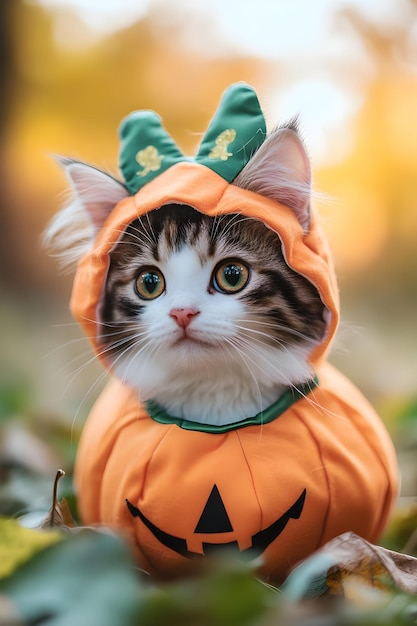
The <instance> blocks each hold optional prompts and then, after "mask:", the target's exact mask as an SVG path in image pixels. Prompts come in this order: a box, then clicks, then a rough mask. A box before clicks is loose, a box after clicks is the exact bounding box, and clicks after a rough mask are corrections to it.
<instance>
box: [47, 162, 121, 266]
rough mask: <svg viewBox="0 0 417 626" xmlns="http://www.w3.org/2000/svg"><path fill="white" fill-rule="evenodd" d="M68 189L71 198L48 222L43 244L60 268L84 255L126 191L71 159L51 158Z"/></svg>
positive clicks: (88, 166) (97, 171)
mask: <svg viewBox="0 0 417 626" xmlns="http://www.w3.org/2000/svg"><path fill="white" fill-rule="evenodd" d="M55 160H56V161H57V162H58V163H59V165H60V166H61V167H62V168H63V169H64V171H65V173H66V175H67V177H68V179H69V181H70V183H71V187H72V192H73V193H72V198H71V201H70V202H69V204H68V205H67V206H65V207H64V208H63V209H61V211H59V213H57V215H55V217H54V218H53V219H52V220H51V222H50V224H49V226H48V228H47V229H46V231H45V233H44V236H43V245H44V246H45V247H46V248H48V249H49V251H50V253H51V254H52V255H54V256H57V257H59V259H60V262H61V265H62V266H63V267H69V266H72V265H73V264H74V263H75V262H77V261H78V260H79V259H80V258H81V257H82V256H83V254H85V252H87V251H88V250H89V249H90V248H91V246H92V244H93V242H94V239H95V237H96V235H97V232H98V231H99V229H100V228H101V227H102V226H103V224H104V222H105V220H106V219H107V217H108V216H109V214H110V213H111V211H112V210H113V209H114V207H115V206H116V204H117V203H118V202H120V201H121V200H123V198H126V197H127V196H129V195H130V194H129V191H128V190H127V189H126V187H125V186H124V185H122V184H121V183H119V182H118V181H117V180H116V179H115V178H113V177H112V176H110V175H109V174H106V173H105V172H102V171H101V170H99V169H97V168H95V167H93V166H91V165H87V164H86V163H82V162H81V161H75V160H73V159H67V158H65V157H61V156H59V157H55Z"/></svg>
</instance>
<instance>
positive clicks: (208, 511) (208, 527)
mask: <svg viewBox="0 0 417 626" xmlns="http://www.w3.org/2000/svg"><path fill="white" fill-rule="evenodd" d="M232 531H233V526H232V524H231V523H230V519H229V516H228V514H227V511H226V507H225V506H224V503H223V500H222V498H221V495H220V492H219V490H218V488H217V485H214V487H213V489H212V490H211V492H210V495H209V497H208V499H207V502H206V505H205V507H204V509H203V512H202V514H201V517H200V519H199V520H198V524H197V526H196V527H195V530H194V532H195V533H198V534H205V533H230V532H232Z"/></svg>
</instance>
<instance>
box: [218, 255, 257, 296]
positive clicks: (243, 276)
mask: <svg viewBox="0 0 417 626" xmlns="http://www.w3.org/2000/svg"><path fill="white" fill-rule="evenodd" d="M248 280H249V268H248V266H247V265H245V264H244V263H242V261H239V260H238V259H226V260H224V261H221V262H220V263H218V265H216V268H215V270H214V272H213V278H212V283H213V287H214V288H215V289H216V290H217V291H220V292H221V293H237V292H238V291H241V290H242V289H243V288H244V287H246V285H247V283H248Z"/></svg>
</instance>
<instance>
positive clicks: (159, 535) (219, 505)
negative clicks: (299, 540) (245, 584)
mask: <svg viewBox="0 0 417 626" xmlns="http://www.w3.org/2000/svg"><path fill="white" fill-rule="evenodd" d="M306 494H307V490H306V489H304V490H303V491H302V493H301V495H300V496H299V497H298V498H297V499H296V501H295V502H294V504H292V505H291V506H290V508H289V509H288V510H287V511H285V513H283V514H282V515H281V516H279V517H278V518H277V519H276V521H275V522H273V523H272V524H271V525H270V526H267V527H266V528H265V529H263V530H260V531H259V532H257V533H255V534H254V535H252V536H251V545H250V547H249V548H246V549H244V550H241V549H240V548H239V539H238V538H237V539H232V540H231V541H225V542H221V543H211V542H209V541H204V540H202V542H201V553H198V552H194V551H192V550H189V548H188V545H187V540H186V539H184V538H182V537H176V536H175V535H171V534H169V533H167V532H165V531H164V530H162V529H161V528H158V527H157V526H156V525H155V524H154V523H153V522H152V521H151V520H150V519H148V518H147V517H146V516H145V515H144V514H143V513H142V511H140V510H139V509H138V508H137V507H136V506H134V505H133V504H131V503H130V502H129V500H126V503H127V507H128V509H129V511H130V513H131V514H132V516H133V517H138V518H139V519H140V520H141V521H142V522H143V524H144V525H145V526H146V527H147V528H148V530H150V532H151V533H152V535H153V536H154V537H155V538H156V539H157V540H158V541H159V542H160V543H162V544H163V545H164V546H165V547H166V548H169V549H170V550H173V551H174V552H177V553H178V554H180V555H181V556H183V557H186V558H190V559H195V558H198V557H205V556H208V555H209V554H210V553H212V552H214V551H218V550H219V549H228V550H234V551H236V552H237V554H238V555H239V556H240V557H241V558H242V559H244V560H252V559H255V558H257V557H259V556H260V555H261V554H262V553H263V552H264V551H265V550H266V549H267V548H268V546H269V545H270V544H271V543H272V542H273V541H275V540H276V539H277V538H278V537H279V535H280V534H281V533H282V532H283V530H284V529H285V527H286V526H287V524H288V522H289V521H290V520H291V519H294V520H296V519H299V518H300V516H301V514H302V511H303V508H304V502H305V498H306ZM218 533H224V534H225V535H228V538H229V537H230V535H231V534H232V533H234V528H233V525H232V522H231V520H230V518H229V515H228V513H227V510H226V507H225V505H224V502H223V500H222V498H221V495H220V492H219V489H218V487H217V485H214V486H213V489H212V490H211V492H210V495H209V497H208V500H207V502H206V505H205V507H204V509H203V512H202V513H201V516H200V518H199V520H198V523H197V525H196V527H195V529H194V534H198V535H210V534H216V535H217V534H218Z"/></svg>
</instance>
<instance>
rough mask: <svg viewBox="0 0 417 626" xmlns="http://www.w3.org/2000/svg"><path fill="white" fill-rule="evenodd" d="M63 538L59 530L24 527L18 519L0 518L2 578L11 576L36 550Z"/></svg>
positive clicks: (0, 574)
mask: <svg viewBox="0 0 417 626" xmlns="http://www.w3.org/2000/svg"><path fill="white" fill-rule="evenodd" d="M61 539H62V533H60V532H58V531H51V532H45V531H40V530H33V529H31V528H24V527H23V526H20V524H19V523H18V522H17V520H14V519H5V518H0V578H4V577H6V576H9V575H10V574H11V573H12V572H13V571H14V570H15V569H16V568H17V567H18V566H20V565H21V564H22V563H24V562H25V561H27V560H29V559H30V558H31V557H32V556H33V555H34V554H36V552H39V551H40V550H43V549H44V548H46V547H47V546H50V545H51V544H53V543H57V542H58V541H60V540H61Z"/></svg>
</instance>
